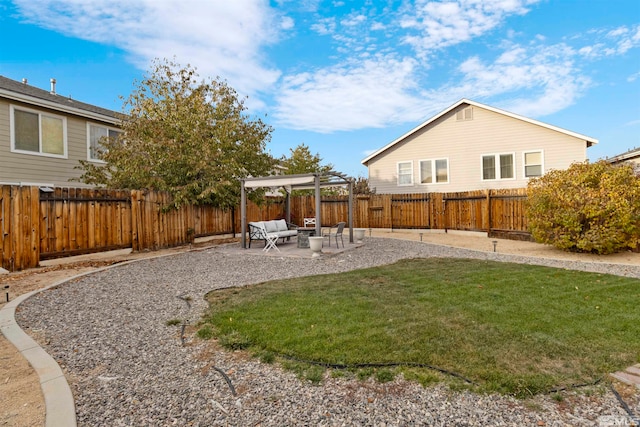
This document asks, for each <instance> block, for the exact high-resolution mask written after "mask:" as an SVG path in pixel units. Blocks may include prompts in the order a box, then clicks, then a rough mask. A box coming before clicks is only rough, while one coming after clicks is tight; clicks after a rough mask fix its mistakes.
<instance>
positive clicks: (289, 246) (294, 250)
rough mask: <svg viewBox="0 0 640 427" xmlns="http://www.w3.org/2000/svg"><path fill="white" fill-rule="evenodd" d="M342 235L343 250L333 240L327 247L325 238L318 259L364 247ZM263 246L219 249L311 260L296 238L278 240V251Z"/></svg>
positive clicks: (257, 243)
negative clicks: (265, 248) (266, 249)
mask: <svg viewBox="0 0 640 427" xmlns="http://www.w3.org/2000/svg"><path fill="white" fill-rule="evenodd" d="M344 234H345V236H344V237H345V238H344V248H343V247H342V245H340V247H336V242H335V239H334V240H332V241H331V246H329V238H328V237H327V238H325V239H324V246H323V247H322V253H321V256H320V257H318V258H323V257H327V256H333V255H336V254H340V253H343V252H348V251H351V250H353V249H356V248H359V247H361V246H363V245H365V242H366V239H365V240H363V241H362V242H361V243H357V241H354V243H350V242H349V238H348V236H349V233H348V231H347V230H346V229H345V233H344ZM264 246H265V245H264V242H262V241H255V242H252V244H251V248H249V245H247V247H246V248H243V247H242V242H240V243H231V244H227V245H223V246H222V247H221V248H220V249H221V250H223V251H225V252H229V253H238V254H245V255H263V256H270V257H287V258H313V252H312V251H311V249H310V248H299V247H298V241H297V237H291V239H290V240H286V239H285V241H284V243H282V239H278V243H277V245H276V246H277V248H278V250H279V251H278V250H276V249H269V250H268V251H264V250H263V249H264Z"/></svg>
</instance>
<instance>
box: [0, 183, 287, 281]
mask: <svg viewBox="0 0 640 427" xmlns="http://www.w3.org/2000/svg"><path fill="white" fill-rule="evenodd" d="M169 202H170V196H169V195H168V194H166V193H160V192H147V191H137V190H136V191H128V190H127V191H124V190H94V189H79V188H55V189H53V191H51V190H49V191H46V190H42V191H41V190H40V189H39V188H38V187H20V186H0V233H1V239H2V240H1V242H0V258H1V259H2V268H4V269H6V270H9V271H18V270H24V269H27V268H32V267H36V266H38V263H39V261H41V260H45V259H50V258H57V257H62V256H71V255H80V254H87V253H92V252H102V251H108V250H113V249H122V248H132V249H133V250H134V251H142V250H157V249H160V248H167V247H172V246H179V245H183V244H187V243H190V242H192V241H193V239H194V238H195V237H201V236H211V235H220V234H235V233H236V232H237V231H239V230H238V228H239V225H238V224H240V215H239V210H237V209H227V210H224V209H218V208H214V207H212V206H182V207H181V208H179V209H166V206H167V205H168V204H169ZM284 210H285V202H284V200H283V199H281V198H277V199H268V200H267V202H266V203H263V204H261V205H260V206H258V205H256V204H255V203H251V202H250V203H249V204H248V206H247V216H248V218H249V220H250V221H257V220H263V219H272V218H283V217H284Z"/></svg>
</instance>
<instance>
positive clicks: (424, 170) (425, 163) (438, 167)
mask: <svg viewBox="0 0 640 427" xmlns="http://www.w3.org/2000/svg"><path fill="white" fill-rule="evenodd" d="M448 182H449V160H448V159H430V160H420V184H433V183H436V184H446V183H448Z"/></svg>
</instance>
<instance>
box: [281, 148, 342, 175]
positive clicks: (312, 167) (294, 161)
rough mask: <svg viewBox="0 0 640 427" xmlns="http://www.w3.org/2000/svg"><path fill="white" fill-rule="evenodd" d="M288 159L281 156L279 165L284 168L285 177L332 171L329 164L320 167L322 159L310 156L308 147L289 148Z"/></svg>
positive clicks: (313, 155) (317, 155) (331, 166)
mask: <svg viewBox="0 0 640 427" xmlns="http://www.w3.org/2000/svg"><path fill="white" fill-rule="evenodd" d="M289 151H290V152H291V155H290V156H289V157H285V156H282V158H281V160H280V164H281V165H282V166H283V167H284V168H286V170H285V174H286V175H296V174H304V173H316V172H317V173H324V172H328V171H330V170H332V169H333V165H332V164H331V163H329V164H326V165H322V164H321V162H322V158H321V157H320V155H319V154H317V153H316V154H311V150H309V146H307V145H305V144H300V145H298V146H297V147H296V148H290V149H289Z"/></svg>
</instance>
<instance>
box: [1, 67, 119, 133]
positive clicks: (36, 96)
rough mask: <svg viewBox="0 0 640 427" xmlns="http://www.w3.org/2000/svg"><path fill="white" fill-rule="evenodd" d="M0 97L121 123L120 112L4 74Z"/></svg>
mask: <svg viewBox="0 0 640 427" xmlns="http://www.w3.org/2000/svg"><path fill="white" fill-rule="evenodd" d="M0 98H7V99H11V100H14V101H20V102H25V103H27V104H32V105H37V106H41V107H46V108H50V109H52V110H57V111H61V112H65V113H68V114H73V115H76V116H81V117H86V118H90V119H94V120H100V121H104V122H108V123H113V124H117V123H119V120H118V113H117V112H115V111H112V110H107V109H106V108H102V107H97V106H95V105H91V104H87V103H84V102H80V101H76V100H75V99H71V98H70V97H66V96H63V95H58V94H55V93H51V92H49V91H46V90H43V89H39V88H37V87H34V86H30V85H28V84H27V83H21V82H17V81H15V80H11V79H8V78H6V77H4V76H0Z"/></svg>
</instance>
